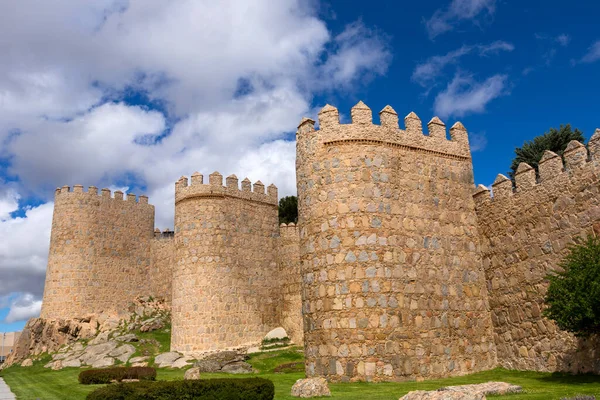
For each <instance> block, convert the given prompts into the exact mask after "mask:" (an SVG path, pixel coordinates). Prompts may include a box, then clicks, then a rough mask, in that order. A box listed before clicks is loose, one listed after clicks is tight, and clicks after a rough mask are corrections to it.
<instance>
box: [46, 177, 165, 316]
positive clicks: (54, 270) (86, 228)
mask: <svg viewBox="0 0 600 400" xmlns="http://www.w3.org/2000/svg"><path fill="white" fill-rule="evenodd" d="M153 229H154V206H152V205H149V204H148V198H147V197H146V196H140V197H139V201H136V196H135V195H133V194H128V195H127V197H126V198H124V197H123V193H122V192H119V191H117V192H115V197H114V198H113V197H111V193H110V190H109V189H102V195H101V196H99V195H98V189H97V188H95V187H93V186H91V187H90V188H89V190H88V191H87V192H84V191H83V186H81V185H75V186H74V187H73V190H72V191H70V188H69V187H68V186H64V187H63V188H62V189H57V190H56V193H55V197H54V214H53V217H52V234H51V237H50V252H49V256H48V269H47V272H46V284H45V287H44V299H43V303H42V311H41V317H42V318H64V319H72V318H77V317H85V316H87V315H89V314H94V313H100V312H114V313H121V312H124V311H126V310H127V306H128V305H129V304H130V302H131V301H133V299H134V298H135V297H136V296H138V295H145V294H148V290H149V282H148V279H147V277H148V270H149V266H150V257H151V255H150V241H151V240H152V238H153V237H154V232H153Z"/></svg>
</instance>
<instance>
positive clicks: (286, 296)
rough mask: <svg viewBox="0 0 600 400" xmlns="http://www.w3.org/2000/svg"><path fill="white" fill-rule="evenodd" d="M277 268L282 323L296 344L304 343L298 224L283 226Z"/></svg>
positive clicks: (281, 226)
mask: <svg viewBox="0 0 600 400" xmlns="http://www.w3.org/2000/svg"><path fill="white" fill-rule="evenodd" d="M276 246H277V266H278V274H277V275H278V276H279V277H280V287H281V304H280V317H279V318H280V321H281V326H283V327H284V328H285V330H286V332H287V334H288V336H289V337H290V339H292V341H293V342H294V343H302V342H303V340H304V331H303V327H302V276H301V275H300V253H299V252H300V249H299V237H298V228H297V227H296V224H294V223H290V224H288V225H286V224H281V225H280V227H279V240H278V241H277V244H276Z"/></svg>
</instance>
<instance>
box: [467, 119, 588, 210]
mask: <svg viewBox="0 0 600 400" xmlns="http://www.w3.org/2000/svg"><path fill="white" fill-rule="evenodd" d="M563 156H564V159H565V160H564V163H563V160H562V158H561V157H560V156H559V155H558V154H556V153H553V152H551V151H549V150H546V151H545V152H544V155H543V156H542V159H541V160H540V162H539V165H538V174H536V171H535V169H534V168H533V167H532V166H530V165H529V164H527V163H520V164H519V166H518V168H517V171H516V173H515V182H514V185H513V182H512V181H511V180H510V179H508V178H507V177H506V176H504V175H502V174H498V176H497V177H496V180H495V181H494V183H493V184H492V193H490V190H489V189H488V188H487V187H485V186H483V185H479V186H478V187H477V189H476V190H475V192H474V194H473V199H474V200H475V205H476V206H477V207H484V206H485V205H486V204H488V203H493V202H498V201H504V200H506V199H510V198H513V197H519V196H521V195H525V194H527V193H530V192H532V191H535V190H540V189H552V188H553V187H554V186H555V185H556V183H557V182H558V181H559V180H561V179H563V180H564V179H565V178H569V179H571V180H577V179H578V178H580V177H583V176H585V175H590V172H593V170H595V169H596V168H598V165H599V160H600V129H596V132H595V133H594V135H593V136H592V137H591V139H590V141H589V143H588V147H587V148H586V146H584V145H583V144H582V143H580V142H578V141H577V140H572V141H571V142H569V144H568V145H567V148H566V149H565V152H564V155H563ZM592 175H593V174H592ZM492 195H493V196H492Z"/></svg>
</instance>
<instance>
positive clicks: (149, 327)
mask: <svg viewBox="0 0 600 400" xmlns="http://www.w3.org/2000/svg"><path fill="white" fill-rule="evenodd" d="M164 326H165V324H164V322H163V321H162V320H161V319H159V318H150V319H149V320H146V321H144V322H143V323H142V326H141V327H140V331H141V332H152V331H156V330H158V329H162V328H164Z"/></svg>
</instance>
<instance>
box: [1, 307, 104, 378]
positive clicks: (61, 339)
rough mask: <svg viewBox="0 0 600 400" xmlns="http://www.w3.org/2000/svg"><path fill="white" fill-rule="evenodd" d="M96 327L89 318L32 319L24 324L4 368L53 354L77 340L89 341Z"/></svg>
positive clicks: (94, 322)
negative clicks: (44, 354)
mask: <svg viewBox="0 0 600 400" xmlns="http://www.w3.org/2000/svg"><path fill="white" fill-rule="evenodd" d="M96 326H97V322H96V321H95V320H93V319H89V318H88V319H78V320H70V321H68V320H62V319H57V320H49V319H43V318H32V319H30V320H29V321H27V324H25V327H24V328H23V331H22V332H21V334H20V335H19V338H18V339H17V342H16V343H15V345H14V347H13V352H12V353H11V354H10V355H9V356H8V358H7V360H6V363H5V366H9V365H12V364H13V363H20V362H22V361H23V360H25V359H26V358H29V357H30V356H35V355H39V354H41V353H45V352H48V353H54V352H56V351H58V350H59V349H60V348H61V347H63V346H66V345H69V344H71V343H74V342H75V341H76V340H79V339H89V338H91V337H93V336H94V335H95V334H96V332H97V329H96Z"/></svg>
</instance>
